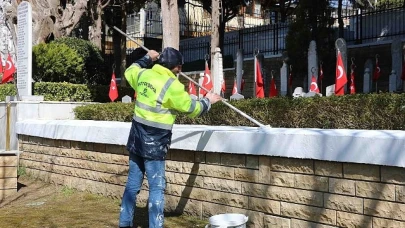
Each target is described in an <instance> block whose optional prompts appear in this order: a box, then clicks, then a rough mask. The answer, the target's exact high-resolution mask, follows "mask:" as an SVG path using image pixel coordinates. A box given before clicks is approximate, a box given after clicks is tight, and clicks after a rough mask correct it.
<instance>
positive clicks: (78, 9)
mask: <svg viewBox="0 0 405 228" xmlns="http://www.w3.org/2000/svg"><path fill="white" fill-rule="evenodd" d="M88 1H89V0H78V1H75V3H74V5H72V4H67V5H66V7H64V6H62V5H61V3H60V2H59V1H55V0H38V1H30V3H31V6H32V20H33V27H34V28H33V31H32V32H33V39H32V40H33V44H34V45H35V44H38V43H41V42H44V41H45V40H46V39H47V37H48V36H49V35H50V34H51V33H53V35H54V37H55V38H58V37H63V36H68V35H70V33H71V32H72V30H73V29H74V28H75V26H76V25H77V23H78V22H79V20H80V18H81V17H82V15H83V14H84V13H85V12H86V9H87V2H88ZM19 2H20V1H19V0H12V2H11V4H9V5H7V9H6V13H5V17H6V21H7V24H8V25H9V27H10V29H11V30H12V34H13V40H14V41H15V40H16V32H15V30H16V22H17V6H18V3H19Z"/></svg>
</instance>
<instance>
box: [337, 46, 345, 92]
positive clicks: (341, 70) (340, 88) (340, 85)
mask: <svg viewBox="0 0 405 228" xmlns="http://www.w3.org/2000/svg"><path fill="white" fill-rule="evenodd" d="M346 83H347V75H346V70H345V65H344V64H343V59H342V53H340V51H338V56H337V60H336V83H335V95H344V94H345V89H344V87H345V85H346Z"/></svg>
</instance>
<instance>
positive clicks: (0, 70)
mask: <svg viewBox="0 0 405 228" xmlns="http://www.w3.org/2000/svg"><path fill="white" fill-rule="evenodd" d="M0 74H3V61H2V59H1V55H0Z"/></svg>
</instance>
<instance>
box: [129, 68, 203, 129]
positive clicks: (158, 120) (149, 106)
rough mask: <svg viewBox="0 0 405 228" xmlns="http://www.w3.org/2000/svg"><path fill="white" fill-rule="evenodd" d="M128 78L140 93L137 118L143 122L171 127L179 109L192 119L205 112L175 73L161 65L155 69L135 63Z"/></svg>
mask: <svg viewBox="0 0 405 228" xmlns="http://www.w3.org/2000/svg"><path fill="white" fill-rule="evenodd" d="M125 78H126V79H127V81H128V82H129V84H130V85H131V87H132V88H134V90H135V91H136V93H137V98H136V101H135V110H134V119H135V121H137V122H139V123H141V124H145V125H147V126H151V127H156V128H161V129H166V130H171V129H172V127H173V124H174V121H175V120H176V114H177V112H183V113H186V114H187V115H188V116H189V117H192V118H194V117H197V116H200V115H201V113H202V112H203V105H202V104H201V103H200V101H196V100H194V99H191V97H190V95H189V94H188V93H187V92H186V91H185V89H184V85H183V84H182V83H181V82H180V81H179V80H178V79H177V77H176V76H175V75H174V74H173V72H171V71H170V70H169V69H167V68H165V67H163V66H161V65H159V64H155V65H154V66H153V67H152V69H142V68H141V67H140V66H139V65H138V64H136V63H135V64H132V65H131V66H130V67H129V68H128V69H127V70H126V71H125Z"/></svg>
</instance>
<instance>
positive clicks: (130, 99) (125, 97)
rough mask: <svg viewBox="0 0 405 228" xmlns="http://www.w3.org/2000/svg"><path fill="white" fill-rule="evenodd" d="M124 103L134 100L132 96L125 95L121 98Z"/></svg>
mask: <svg viewBox="0 0 405 228" xmlns="http://www.w3.org/2000/svg"><path fill="white" fill-rule="evenodd" d="M121 101H122V103H131V102H132V98H131V97H130V96H128V95H125V96H123V97H122V99H121Z"/></svg>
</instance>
